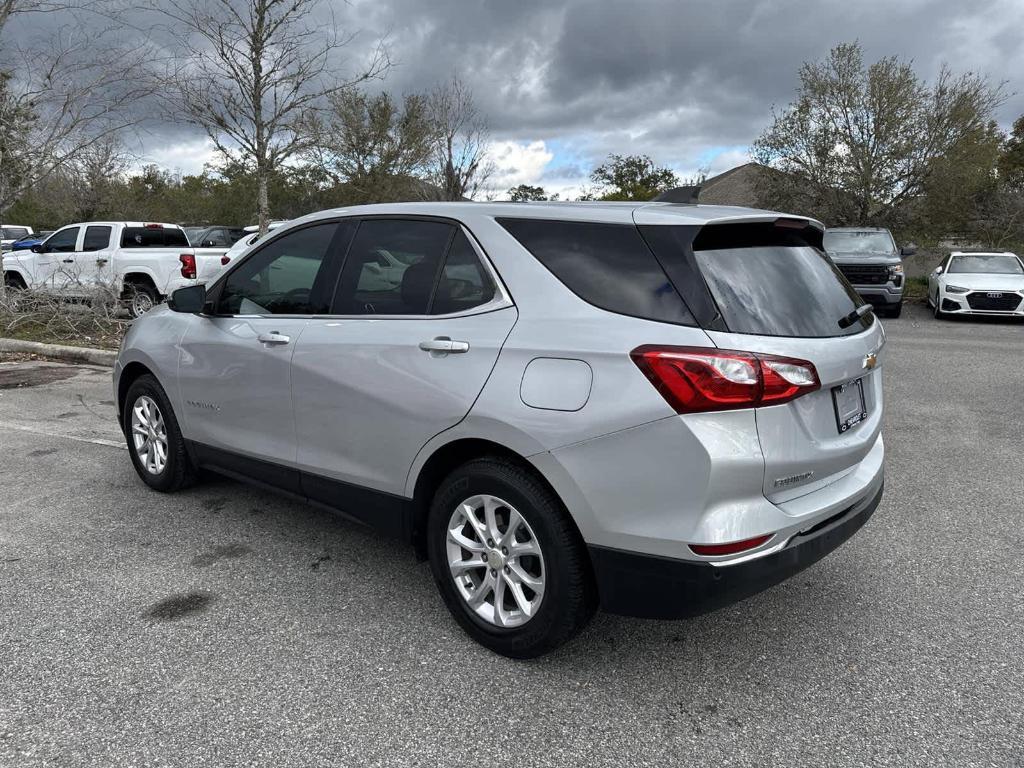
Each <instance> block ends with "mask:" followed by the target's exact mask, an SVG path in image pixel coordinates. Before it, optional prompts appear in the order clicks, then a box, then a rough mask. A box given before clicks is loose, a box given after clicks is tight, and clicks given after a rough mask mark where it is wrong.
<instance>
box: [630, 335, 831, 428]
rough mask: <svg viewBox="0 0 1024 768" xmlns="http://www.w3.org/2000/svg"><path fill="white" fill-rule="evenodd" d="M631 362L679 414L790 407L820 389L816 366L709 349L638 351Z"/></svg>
mask: <svg viewBox="0 0 1024 768" xmlns="http://www.w3.org/2000/svg"><path fill="white" fill-rule="evenodd" d="M630 356H631V357H632V358H633V362H634V363H636V364H637V367H639V368H640V370H641V371H643V373H644V375H645V376H646V377H647V378H648V379H649V380H650V381H651V383H652V384H654V386H655V387H656V388H657V390H658V391H659V392H660V393H661V395H662V397H664V398H665V400H666V401H667V402H668V404H669V405H671V406H672V407H673V408H675V410H676V412H677V413H697V412H700V411H727V410H733V409H735V408H757V407H758V406H762V405H778V404H780V403H788V402H789V401H790V400H793V399H794V398H797V397H800V396H801V395H806V394H807V393H808V392H814V391H815V390H816V389H819V388H820V387H821V382H820V381H819V379H818V372H817V371H816V370H815V368H814V364H813V363H810V362H808V361H807V360H797V359H795V358H792V357H778V356H776V355H764V354H760V353H759V354H754V353H753V352H736V351H733V350H728V349H715V348H705V347H662V346H643V347H637V348H636V349H634V350H633V351H632V353H630Z"/></svg>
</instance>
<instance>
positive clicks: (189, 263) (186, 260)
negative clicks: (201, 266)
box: [178, 253, 196, 280]
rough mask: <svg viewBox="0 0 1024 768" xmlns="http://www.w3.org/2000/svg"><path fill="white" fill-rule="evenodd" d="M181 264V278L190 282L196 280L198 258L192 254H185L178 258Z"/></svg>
mask: <svg viewBox="0 0 1024 768" xmlns="http://www.w3.org/2000/svg"><path fill="white" fill-rule="evenodd" d="M178 261H180V262H181V276H182V277H185V278H188V279H189V280H195V279H196V257H195V255H194V254H191V253H183V254H181V255H180V256H179V257H178Z"/></svg>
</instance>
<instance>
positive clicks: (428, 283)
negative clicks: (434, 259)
mask: <svg viewBox="0 0 1024 768" xmlns="http://www.w3.org/2000/svg"><path fill="white" fill-rule="evenodd" d="M436 273H437V265H436V264H433V263H431V262H429V261H427V260H425V259H424V260H423V261H418V262H416V263H415V264H413V265H411V266H410V267H409V268H408V269H406V270H405V272H404V274H403V275H402V303H403V304H405V305H406V307H407V308H408V309H409V311H410V312H411V313H413V314H420V313H422V312H426V310H427V302H428V301H429V300H430V291H431V289H432V288H433V287H434V276H435V274H436Z"/></svg>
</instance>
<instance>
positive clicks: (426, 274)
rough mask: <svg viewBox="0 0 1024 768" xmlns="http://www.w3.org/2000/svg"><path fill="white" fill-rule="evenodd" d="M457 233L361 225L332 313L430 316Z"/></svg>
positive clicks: (389, 223) (398, 224)
mask: <svg viewBox="0 0 1024 768" xmlns="http://www.w3.org/2000/svg"><path fill="white" fill-rule="evenodd" d="M454 230H455V227H453V226H452V225H451V224H448V223H446V222H440V221H421V220H411V219H410V220H403V219H367V220H365V221H363V222H361V223H360V225H359V230H358V232H357V233H356V236H355V239H354V240H353V241H352V246H351V248H349V251H348V255H347V256H346V257H345V266H344V267H343V269H342V272H341V280H340V281H339V283H338V291H337V295H336V296H335V300H334V307H333V309H332V314H336V315H426V314H428V308H429V307H430V302H431V299H432V298H433V296H434V289H435V286H436V285H437V278H438V272H439V270H440V268H441V262H442V259H444V255H445V252H446V250H447V249H448V244H449V242H450V241H451V239H452V235H453V233H454Z"/></svg>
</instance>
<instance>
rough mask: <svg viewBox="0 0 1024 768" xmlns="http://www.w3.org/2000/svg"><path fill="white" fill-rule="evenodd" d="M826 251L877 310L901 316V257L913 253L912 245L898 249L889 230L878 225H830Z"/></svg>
mask: <svg viewBox="0 0 1024 768" xmlns="http://www.w3.org/2000/svg"><path fill="white" fill-rule="evenodd" d="M825 251H826V252H827V253H828V255H829V257H830V258H831V259H832V261H833V262H834V263H835V265H836V266H837V267H839V271H840V272H842V273H843V276H844V277H846V279H847V280H849V281H850V284H851V285H853V287H854V288H856V289H857V293H859V294H860V295H861V296H863V297H864V300H865V301H869V302H871V304H872V305H873V306H874V307H875V309H876V311H878V312H882V313H885V314H886V315H888V316H889V317H899V316H900V314H901V313H902V312H903V288H904V283H905V277H904V275H903V257H904V256H912V255H914V253H915V252H916V248H915V247H914V246H907V247H905V248H903V249H901V250H897V249H896V241H895V240H893V237H892V233H891V232H889V230H887V229H882V228H880V227H829V228H828V230H826V232H825Z"/></svg>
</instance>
